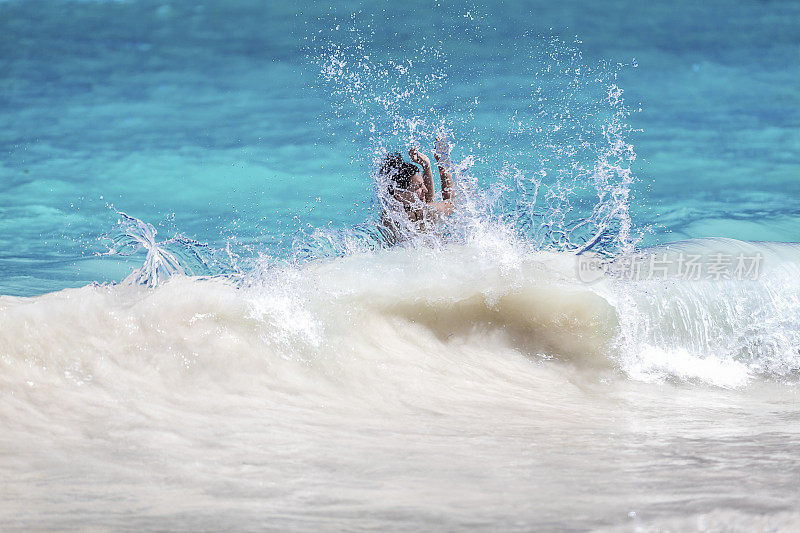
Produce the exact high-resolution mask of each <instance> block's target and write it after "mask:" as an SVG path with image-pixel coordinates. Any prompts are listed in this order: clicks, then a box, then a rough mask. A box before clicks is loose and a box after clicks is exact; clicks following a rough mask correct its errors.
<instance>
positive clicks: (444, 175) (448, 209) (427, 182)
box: [379, 135, 455, 243]
mask: <svg viewBox="0 0 800 533" xmlns="http://www.w3.org/2000/svg"><path fill="white" fill-rule="evenodd" d="M408 155H409V157H410V158H411V161H413V162H414V163H416V164H417V165H419V167H421V169H422V172H420V168H419V167H417V166H416V165H414V164H411V163H407V162H406V161H403V158H402V156H401V155H400V153H399V152H394V153H391V154H388V155H387V156H386V157H385V158H384V160H383V162H382V163H381V167H380V170H379V176H380V178H381V183H382V184H385V185H386V187H387V192H388V193H389V194H388V198H387V199H388V200H389V201H385V202H383V203H384V213H383V216H382V217H381V219H382V220H381V225H382V226H383V227H384V228H385V229H386V230H388V232H389V233H390V234H391V235H387V237H389V239H388V240H389V241H390V242H391V243H396V242H398V241H399V240H402V237H401V235H403V234H407V233H408V230H406V231H403V230H402V228H401V226H405V227H408V224H406V223H404V222H405V221H406V220H407V221H408V222H410V223H411V227H412V228H413V230H414V231H425V230H426V229H427V228H428V227H429V226H430V224H431V223H432V222H435V221H437V220H441V219H443V218H444V217H447V216H450V215H451V214H452V213H453V211H454V210H455V204H454V197H455V187H454V185H453V174H452V165H451V163H450V145H449V143H448V142H447V139H446V138H445V137H443V136H438V135H437V137H436V147H435V150H434V153H433V155H434V158H435V159H436V164H437V167H438V168H439V178H440V179H441V183H442V200H441V201H435V196H436V189H435V186H434V184H433V171H432V169H431V161H430V159H429V158H428V156H426V155H425V154H423V153H422V152H420V150H419V148H418V147H416V146H414V147H412V148H411V150H409V151H408Z"/></svg>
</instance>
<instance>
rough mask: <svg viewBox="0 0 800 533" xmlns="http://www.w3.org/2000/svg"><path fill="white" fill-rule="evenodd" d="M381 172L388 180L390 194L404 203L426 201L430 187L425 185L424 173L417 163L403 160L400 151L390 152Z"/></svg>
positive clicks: (382, 164)
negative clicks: (421, 172)
mask: <svg viewBox="0 0 800 533" xmlns="http://www.w3.org/2000/svg"><path fill="white" fill-rule="evenodd" d="M380 173H381V176H383V177H384V178H385V179H386V180H387V181H388V189H389V194H391V195H392V196H394V197H395V198H396V199H397V200H399V201H401V202H403V204H404V205H410V204H413V203H415V202H416V201H418V200H419V201H422V202H424V201H425V195H426V194H427V192H428V189H427V187H425V181H424V180H423V179H422V174H420V173H419V169H418V168H417V167H416V166H415V165H412V164H411V163H407V162H405V161H403V157H402V156H401V155H400V152H394V153H391V154H388V155H387V156H386V157H385V158H384V160H383V163H381V169H380Z"/></svg>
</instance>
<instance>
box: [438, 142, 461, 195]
mask: <svg viewBox="0 0 800 533" xmlns="http://www.w3.org/2000/svg"><path fill="white" fill-rule="evenodd" d="M433 157H435V158H436V163H437V165H438V167H439V178H440V179H441V181H442V200H452V199H453V196H454V195H455V192H456V191H455V187H454V186H453V173H452V168H451V167H452V165H451V164H450V145H449V143H448V142H447V138H446V137H439V136H438V135H437V136H436V151H434V152H433Z"/></svg>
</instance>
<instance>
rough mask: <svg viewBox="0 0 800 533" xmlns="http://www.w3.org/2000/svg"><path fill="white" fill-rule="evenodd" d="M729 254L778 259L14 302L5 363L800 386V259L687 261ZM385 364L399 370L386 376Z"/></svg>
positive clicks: (399, 274)
mask: <svg viewBox="0 0 800 533" xmlns="http://www.w3.org/2000/svg"><path fill="white" fill-rule="evenodd" d="M722 244H724V245H726V246H729V247H738V248H741V249H747V250H759V251H760V252H761V253H763V254H764V256H765V259H764V264H765V270H764V273H763V278H760V279H758V280H747V281H743V282H739V281H736V282H732V281H731V282H730V283H725V282H723V283H718V282H711V281H709V282H707V283H705V282H698V283H681V284H676V283H672V282H669V281H664V280H655V281H647V282H627V281H625V282H621V281H619V280H613V279H603V280H600V281H599V282H597V283H593V284H587V283H583V282H582V281H580V279H579V277H578V274H577V270H576V264H577V256H575V255H574V254H571V253H563V252H562V253H552V252H542V251H535V250H528V251H523V250H522V249H520V248H518V247H512V246H509V247H505V248H503V246H502V245H501V244H500V243H499V242H498V243H495V244H494V245H492V244H485V245H478V244H475V243H473V244H471V245H448V246H443V247H441V248H438V249H433V248H394V249H390V250H383V251H380V252H362V253H353V254H350V255H348V256H346V257H342V258H337V259H327V260H321V261H312V262H308V263H305V264H303V265H300V266H283V267H276V266H272V267H269V268H266V269H264V270H263V271H261V272H253V273H251V276H250V279H249V281H248V283H247V284H242V283H239V284H234V283H233V282H231V281H230V280H227V279H224V278H213V279H200V278H191V277H185V276H173V277H172V278H171V280H170V281H169V282H167V283H164V284H162V285H161V286H160V287H158V288H156V289H155V290H152V289H146V288H143V287H138V286H132V285H120V286H89V287H84V288H82V289H70V290H65V291H62V292H59V293H52V294H48V295H44V296H41V297H36V298H9V297H3V298H0V318H1V319H2V321H3V324H4V327H3V329H2V332H0V354H2V356H3V360H4V361H5V362H6V364H7V365H10V366H12V367H14V368H15V369H16V371H17V372H21V373H24V374H25V375H26V379H25V380H24V381H30V382H33V383H39V382H42V381H43V380H44V381H48V380H63V379H70V380H92V379H96V378H97V376H98V375H99V374H103V373H104V372H108V371H109V369H108V365H109V364H111V365H116V366H119V367H120V368H121V369H124V371H125V372H129V373H132V375H133V374H136V375H137V376H138V377H136V380H139V379H141V378H142V376H149V378H148V379H150V378H152V379H160V380H179V381H180V380H188V381H187V383H188V382H196V380H197V379H201V380H203V381H204V382H208V383H207V384H208V385H209V386H211V385H212V384H213V386H220V387H227V386H234V385H235V382H237V381H240V380H241V379H243V376H244V375H249V376H251V377H250V378H248V379H255V380H259V381H260V382H264V384H269V386H271V387H284V386H288V385H287V380H288V382H296V381H302V382H303V383H305V385H304V387H310V390H314V389H315V388H316V387H318V386H319V387H323V388H325V387H329V386H334V385H333V384H332V383H336V384H338V385H336V386H340V385H342V384H347V385H348V386H354V387H356V388H364V387H366V388H367V389H371V388H374V387H378V386H379V385H378V383H377V382H376V381H375V380H382V381H383V385H386V384H387V383H388V384H390V385H386V386H396V387H399V388H402V387H403V386H405V385H404V383H406V380H408V379H412V380H413V374H414V372H415V370H414V369H415V368H417V367H419V366H420V365H421V366H424V367H425V368H428V369H429V371H431V372H450V373H452V372H456V373H473V372H477V373H478V374H481V373H483V372H485V373H486V376H487V377H486V379H487V380H488V381H489V382H490V381H491V380H493V379H498V378H497V376H496V375H495V376H494V377H491V378H490V377H488V376H490V375H494V374H496V372H495V365H497V364H498V362H499V361H502V360H504V359H505V358H507V357H508V354H517V355H518V356H519V355H521V356H523V357H524V358H527V359H528V360H530V361H532V362H538V363H539V366H533V367H530V368H529V370H526V372H528V371H530V372H534V373H536V372H540V371H541V372H548V370H546V369H547V368H548V367H552V368H557V367H558V368H564V369H569V371H570V372H579V373H585V372H590V373H594V372H603V373H607V372H614V371H615V370H614V369H617V370H616V371H621V372H622V373H624V375H627V376H629V377H632V378H634V379H641V380H645V381H652V380H663V379H674V380H681V381H689V382H705V383H711V384H714V385H719V386H725V387H735V386H741V385H744V384H746V383H747V382H748V381H749V380H752V379H754V378H762V379H769V380H773V379H777V380H787V379H788V380H792V379H796V378H797V376H798V372H799V371H800V354H798V349H797V346H798V344H800V339H799V338H798V331H800V327H798V325H800V306H798V299H797V294H798V293H799V292H798V290H797V288H798V287H797V285H796V284H797V281H796V280H797V276H796V274H797V269H798V264H800V263H799V262H798V260H797V257H798V248H797V247H796V246H795V245H784V246H778V245H766V244H747V243H738V242H725V243H721V242H719V241H713V242H700V243H689V244H685V245H681V246H682V247H683V248H681V249H688V247H698V246H699V247H701V248H703V249H706V250H708V249H711V248H714V249H719V247H720V246H721V245H722ZM678 248H680V247H677V246H676V247H675V248H673V251H676V250H677V249H678ZM501 252H502V253H501ZM31 332H35V335H34V334H31ZM141 365H144V367H143V368H142V367H141ZM375 365H379V366H381V365H383V366H382V368H384V369H393V370H392V371H391V372H388V370H387V372H388V373H384V372H383V371H381V372H378V373H377V374H374V375H372V374H371V372H373V371H374V369H375ZM537 369H540V370H537ZM156 375H158V376H159V377H156ZM502 379H512V378H510V377H508V376H506V377H504V378H502ZM219 380H221V381H222V382H219V383H218V381H219ZM308 380H312V381H315V382H316V381H319V382H320V383H315V384H314V385H311V384H309V383H307V381H308ZM229 381H230V382H229ZM487 383H488V382H487ZM196 385H197V383H195V386H196ZM187 386H188V384H187ZM298 390H299V389H298Z"/></svg>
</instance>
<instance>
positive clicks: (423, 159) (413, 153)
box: [408, 146, 431, 168]
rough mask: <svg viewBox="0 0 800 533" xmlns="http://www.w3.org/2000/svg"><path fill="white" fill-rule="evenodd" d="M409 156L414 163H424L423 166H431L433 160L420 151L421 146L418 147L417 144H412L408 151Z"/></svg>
mask: <svg viewBox="0 0 800 533" xmlns="http://www.w3.org/2000/svg"><path fill="white" fill-rule="evenodd" d="M408 157H410V158H411V160H412V161H413V162H414V163H417V164H418V165H422V166H423V168H424V167H426V166H430V164H431V160H430V159H428V156H426V155H425V154H423V153H422V152H420V151H419V148H417V147H416V146H412V147H411V150H409V151H408Z"/></svg>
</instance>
